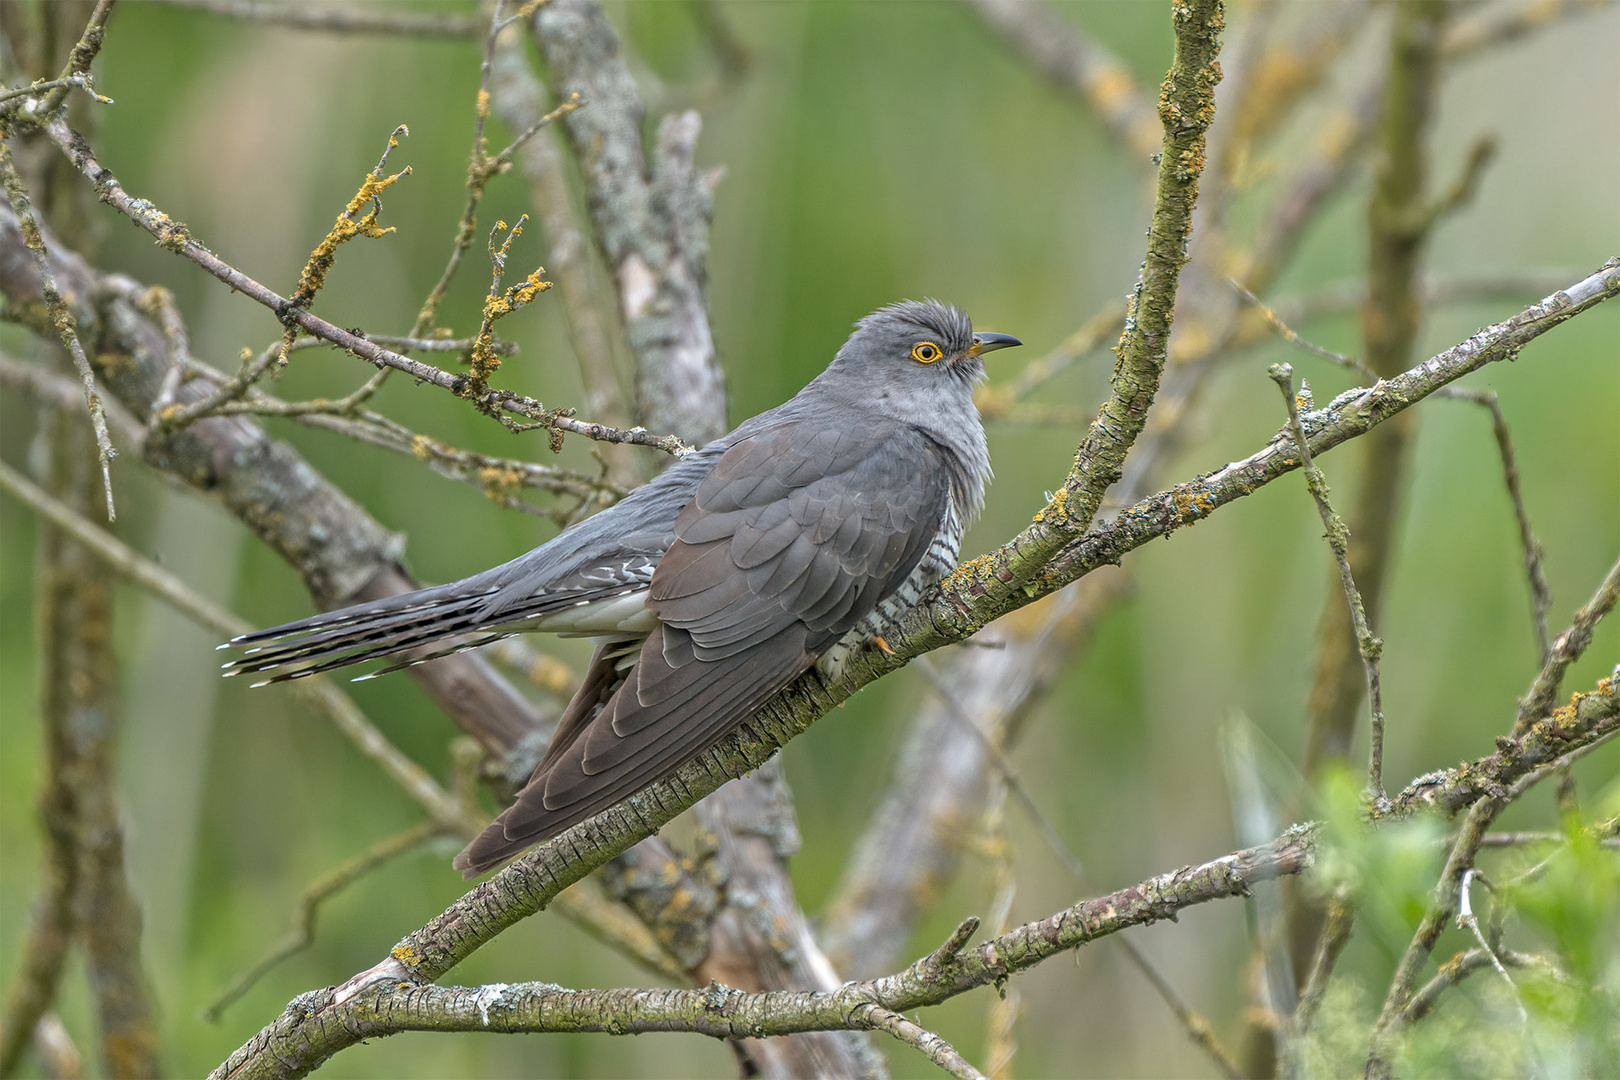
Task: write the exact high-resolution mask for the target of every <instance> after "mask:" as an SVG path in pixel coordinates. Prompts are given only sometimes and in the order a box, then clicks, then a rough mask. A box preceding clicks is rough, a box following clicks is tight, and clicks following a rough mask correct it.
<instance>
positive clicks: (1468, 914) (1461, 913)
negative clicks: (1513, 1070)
mask: <svg viewBox="0 0 1620 1080" xmlns="http://www.w3.org/2000/svg"><path fill="white" fill-rule="evenodd" d="M1484 880H1485V879H1484V877H1483V876H1482V875H1481V874H1480V872H1479V871H1478V870H1476V869H1474V868H1473V867H1470V868H1469V869H1468V870H1467V871H1465V872H1464V873H1463V879H1462V885H1461V886H1460V887H1459V889H1458V897H1457V925H1458V927H1460V928H1461V929H1464V930H1467V931H1468V932H1469V933H1471V934H1473V935H1474V940H1475V941H1477V942H1479V947H1480V948H1481V949H1483V950H1485V955H1486V956H1488V957H1490V960H1491V967H1492V968H1493V969H1495V971H1496V973H1497V974H1498V975H1500V976H1501V977H1502V981H1503V982H1505V983H1507V986H1508V992H1509V993H1510V994H1512V995H1513V1007H1514V1009H1515V1010H1516V1012H1517V1014H1518V1018H1519V1027H1520V1028H1521V1029H1522V1030H1523V1033H1524V1036H1525V1038H1526V1039H1527V1040H1529V1039H1531V1034H1530V1014H1529V1013H1527V1012H1525V1010H1524V998H1523V997H1521V996H1520V994H1519V985H1518V984H1517V983H1515V982H1514V981H1513V976H1511V975H1509V974H1508V973H1507V968H1505V967H1503V966H1502V961H1501V959H1500V958H1498V957H1497V955H1496V951H1495V950H1494V949H1492V948H1491V945H1490V942H1488V941H1486V940H1485V935H1484V934H1483V933H1481V932H1480V929H1479V919H1478V918H1477V917H1476V916H1475V915H1474V897H1473V884H1474V882H1475V881H1484ZM1487 884H1488V883H1487Z"/></svg>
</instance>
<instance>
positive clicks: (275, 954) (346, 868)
mask: <svg viewBox="0 0 1620 1080" xmlns="http://www.w3.org/2000/svg"><path fill="white" fill-rule="evenodd" d="M443 834H444V826H443V825H442V824H440V823H439V822H437V821H424V822H422V823H421V824H419V825H413V826H411V827H410V828H408V829H405V830H404V831H402V832H397V833H395V834H394V835H393V836H389V837H384V838H383V839H382V840H379V841H378V842H377V843H375V844H373V845H372V846H371V847H369V848H367V849H366V850H365V851H362V852H361V853H360V854H358V855H356V856H354V857H353V858H351V859H349V860H348V861H346V862H344V863H343V864H342V865H341V866H339V867H337V868H336V869H334V870H331V871H328V872H327V873H326V874H323V875H322V876H321V877H319V878H317V879H316V880H315V881H314V882H312V883H310V884H309V885H308V886H307V887H306V888H305V889H304V892H303V894H302V895H301V896H300V897H299V898H298V914H297V916H296V925H294V926H293V928H292V929H291V930H289V931H287V933H286V934H285V935H284V936H283V937H282V939H281V940H280V941H279V942H277V943H276V944H275V945H274V946H272V947H271V949H270V951H269V952H268V953H266V954H265V956H264V957H263V958H262V959H261V960H259V962H258V963H256V964H254V965H253V966H252V967H251V968H249V969H248V970H246V971H244V972H243V973H242V974H240V975H238V976H237V977H236V978H234V979H232V980H231V982H230V984H229V985H228V986H226V987H225V989H223V990H221V991H220V992H219V993H218V994H216V995H215V997H214V1000H213V1001H212V1002H210V1003H209V1004H208V1006H207V1007H206V1008H204V1009H203V1011H202V1018H203V1020H205V1021H206V1022H208V1023H210V1024H217V1023H218V1022H219V1018H220V1017H221V1016H223V1015H224V1013H225V1010H226V1009H228V1008H230V1007H231V1006H232V1005H233V1004H235V1003H236V1002H237V1001H238V1000H239V999H240V998H241V997H242V995H243V994H245V993H247V992H248V991H249V990H251V989H253V986H254V984H255V983H257V982H258V981H259V980H260V979H262V978H263V977H264V976H265V975H266V974H267V973H268V972H269V971H270V970H271V969H272V968H274V967H275V966H276V965H277V964H279V963H281V962H282V961H283V960H285V959H287V958H288V957H290V956H294V955H297V954H298V953H300V952H302V951H303V950H305V949H307V948H309V946H310V945H311V944H312V943H313V942H314V940H315V916H316V915H317V914H318V913H319V911H320V907H321V905H322V904H323V903H325V902H326V901H327V900H330V899H331V898H332V897H333V896H336V895H337V894H338V893H340V892H342V891H343V890H344V889H346V888H348V887H349V886H350V885H352V884H354V883H355V882H356V881H358V880H359V879H361V878H363V877H365V876H366V875H367V874H370V873H371V872H372V871H373V870H375V869H377V868H378V867H379V866H382V865H383V864H384V863H387V862H390V861H392V860H394V859H397V858H399V857H400V856H402V855H408V854H409V853H410V852H412V851H414V850H415V849H416V848H419V847H421V846H422V845H423V844H425V843H427V842H428V841H429V840H432V839H434V838H435V837H437V836H441V835H443Z"/></svg>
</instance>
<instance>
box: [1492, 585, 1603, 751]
mask: <svg viewBox="0 0 1620 1080" xmlns="http://www.w3.org/2000/svg"><path fill="white" fill-rule="evenodd" d="M1617 600H1620V562H1616V563H1615V564H1614V566H1613V567H1611V568H1610V569H1609V572H1608V574H1606V575H1604V578H1603V581H1602V583H1601V584H1599V585H1598V587H1597V592H1595V593H1593V594H1592V599H1590V600H1588V601H1587V602H1586V603H1585V604H1583V605H1581V608H1580V610H1578V611H1576V612H1575V618H1574V619H1572V620H1571V621H1570V624H1569V629H1568V630H1565V631H1564V632H1563V633H1562V634H1559V635H1558V638H1557V640H1556V641H1554V642H1553V643H1552V645H1551V647H1550V648H1549V649H1548V650H1547V656H1546V658H1545V660H1544V661H1543V662H1542V667H1541V671H1540V672H1538V673H1537V674H1536V681H1535V683H1534V684H1533V685H1532V686H1531V687H1530V692H1529V693H1527V694H1525V696H1524V700H1523V701H1521V702H1519V716H1518V719H1517V720H1515V721H1514V724H1513V734H1514V736H1519V735H1523V734H1524V733H1525V732H1526V731H1528V730H1530V726H1531V725H1532V724H1534V723H1535V722H1536V721H1537V720H1539V719H1541V718H1542V717H1543V716H1546V715H1547V713H1548V712H1549V711H1550V710H1551V709H1552V707H1553V702H1554V700H1556V699H1557V697H1558V689H1559V687H1561V686H1562V685H1563V684H1564V672H1565V671H1567V670H1568V669H1569V665H1570V664H1573V663H1574V662H1575V661H1576V660H1578V659H1579V658H1580V655H1581V654H1582V653H1584V652H1585V651H1586V647H1587V646H1588V645H1590V644H1591V643H1592V631H1593V630H1595V629H1596V628H1597V624H1598V623H1599V622H1600V621H1601V620H1602V619H1603V617H1604V616H1605V615H1607V614H1608V613H1609V612H1611V611H1613V610H1614V605H1615V602H1616V601H1617Z"/></svg>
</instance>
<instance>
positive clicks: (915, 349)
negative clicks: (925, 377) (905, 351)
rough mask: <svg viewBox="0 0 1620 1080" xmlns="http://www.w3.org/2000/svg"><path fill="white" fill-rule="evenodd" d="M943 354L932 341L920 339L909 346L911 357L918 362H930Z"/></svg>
mask: <svg viewBox="0 0 1620 1080" xmlns="http://www.w3.org/2000/svg"><path fill="white" fill-rule="evenodd" d="M944 355H945V354H944V353H943V352H941V351H940V348H939V346H938V345H935V344H934V343H933V342H932V341H920V342H918V343H917V344H915V345H913V346H912V347H911V358H912V359H913V360H915V361H917V363H919V364H932V363H933V362H934V361H935V360H938V359H939V358H940V357H942V356H944Z"/></svg>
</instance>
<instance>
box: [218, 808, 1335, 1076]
mask: <svg viewBox="0 0 1620 1080" xmlns="http://www.w3.org/2000/svg"><path fill="white" fill-rule="evenodd" d="M1314 842H1315V834H1314V832H1313V831H1312V830H1311V829H1309V828H1305V827H1297V828H1295V829H1291V830H1289V831H1288V832H1287V833H1285V834H1284V835H1283V836H1281V837H1279V838H1278V839H1277V840H1275V841H1273V842H1272V843H1270V844H1266V845H1264V846H1262V847H1257V848H1249V849H1247V850H1244V851H1238V852H1233V853H1232V854H1230V855H1226V856H1223V857H1221V858H1219V859H1215V860H1213V861H1211V862H1207V863H1204V864H1202V865H1199V866H1189V867H1183V868H1181V869H1179V870H1175V871H1172V872H1170V873H1167V874H1161V875H1159V876H1157V877H1153V878H1150V879H1148V880H1147V881H1144V882H1142V883H1141V884H1138V885H1134V886H1132V887H1131V888H1128V889H1122V890H1120V891H1119V892H1115V893H1111V894H1109V895H1107V896H1103V897H1098V898H1096V899H1093V900H1086V901H1082V902H1081V903H1078V904H1075V905H1074V906H1073V907H1070V908H1066V909H1064V910H1063V911H1059V912H1057V913H1055V914H1053V915H1051V916H1049V917H1047V918H1045V919H1041V920H1039V921H1036V922H1031V923H1026V924H1024V925H1023V926H1019V927H1016V928H1015V929H1013V930H1011V931H1009V932H1008V933H1005V934H1002V935H1000V936H998V937H996V938H994V939H992V940H990V941H987V942H985V943H984V944H982V945H978V946H974V947H971V948H969V947H965V946H966V943H967V941H968V939H969V938H970V937H971V936H972V934H973V932H974V930H976V929H977V927H978V920H977V919H969V920H968V921H967V922H965V923H963V925H962V926H961V927H960V928H959V929H958V931H957V933H956V934H954V935H953V936H952V939H951V940H950V941H949V942H947V943H946V944H945V945H944V946H942V947H941V948H939V949H937V950H935V951H934V952H933V953H931V954H930V955H928V956H926V957H924V958H922V959H921V960H918V961H917V962H916V963H914V964H912V965H911V966H910V967H909V968H907V969H906V970H905V971H903V972H900V973H899V974H896V975H891V976H888V977H886V978H882V979H874V980H871V981H869V982H855V983H846V984H845V985H844V986H842V987H840V988H839V989H837V990H834V991H831V992H813V991H801V992H794V991H772V992H770V993H764V994H750V993H745V992H742V991H738V990H729V989H727V988H725V987H720V986H711V987H709V988H707V989H704V990H564V989H561V988H559V987H556V986H551V985H548V984H541V983H528V984H498V985H493V986H485V987H439V986H411V985H397V986H394V987H391V988H390V989H388V990H385V991H383V992H381V993H378V994H375V995H364V996H362V997H359V998H355V999H353V1000H352V1002H351V1003H349V1004H347V1005H343V1006H332V1005H331V1004H330V1002H331V995H332V992H331V991H330V990H327V991H317V992H315V993H312V994H307V995H305V996H304V997H303V998H301V999H299V1001H298V1003H297V1007H296V1008H295V1009H290V1010H289V1011H288V1012H287V1013H285V1014H283V1016H282V1017H281V1018H279V1019H278V1020H277V1021H276V1022H275V1023H274V1024H272V1025H271V1026H270V1027H268V1028H266V1029H265V1030H264V1031H262V1032H260V1033H259V1035H258V1036H257V1037H256V1038H255V1039H254V1040H253V1041H252V1042H250V1043H249V1044H248V1045H247V1046H244V1047H243V1048H242V1049H240V1050H238V1051H237V1052H236V1053H235V1054H233V1055H232V1056H231V1058H230V1059H229V1060H227V1061H226V1062H224V1063H223V1064H222V1065H221V1066H220V1067H219V1068H218V1069H217V1070H215V1072H214V1074H213V1076H214V1077H215V1078H216V1080H223V1078H226V1077H230V1078H232V1080H248V1078H250V1077H253V1078H257V1077H297V1076H303V1075H306V1074H307V1073H308V1072H309V1071H310V1070H312V1069H314V1068H315V1067H317V1066H318V1065H319V1064H320V1063H321V1062H322V1061H324V1060H325V1059H326V1058H328V1057H330V1056H331V1055H332V1054H333V1053H335V1052H336V1051H338V1050H340V1049H342V1048H343V1047H344V1046H347V1045H350V1044H352V1043H353V1042H355V1041H357V1040H359V1039H361V1038H375V1037H379V1036H383V1035H389V1034H394V1033H396V1032H400V1031H421V1030H433V1031H490V1032H514V1031H526V1032H535V1031H602V1032H613V1033H617V1034H636V1033H641V1032H650V1031H691V1032H698V1033H701V1034H706V1035H713V1036H716V1037H721V1038H761V1037H765V1036H771V1035H783V1034H788V1033H791V1032H799V1031H836V1030H843V1029H848V1028H851V1027H859V1026H865V1025H863V1024H862V1023H861V1022H860V1020H859V1019H857V1018H855V1017H854V1015H853V1014H854V1013H855V1011H856V1010H858V1009H867V1008H871V1007H874V1006H875V1007H877V1008H881V1009H886V1010H889V1011H891V1012H897V1013H898V1012H909V1011H911V1010H914V1009H919V1008H923V1007H926V1006H929V1005H937V1004H939V1003H940V1002H942V1001H946V1000H948V999H950V998H952V997H955V996H957V995H958V994H962V993H965V992H967V991H969V990H972V989H975V988H977V987H981V986H986V985H990V984H994V983H999V982H1001V981H1002V980H1005V979H1007V978H1009V977H1011V976H1012V975H1015V974H1017V973H1019V972H1022V971H1026V970H1028V969H1029V968H1032V967H1034V966H1035V965H1037V964H1039V963H1041V962H1042V961H1044V960H1047V959H1050V958H1051V957H1053V956H1056V955H1059V954H1061V953H1064V952H1067V951H1069V950H1071V949H1075V948H1078V947H1080V946H1082V945H1085V944H1087V943H1089V942H1091V941H1095V940H1097V939H1098V938H1101V937H1105V936H1107V935H1109V934H1114V933H1118V932H1119V931H1121V930H1125V929H1128V928H1129V927H1133V926H1142V925H1147V924H1150V923H1153V922H1157V921H1159V920H1160V919H1168V918H1172V917H1174V916H1175V915H1176V914H1177V913H1178V912H1181V911H1183V910H1186V909H1187V908H1189V907H1192V906H1195V905H1197V904H1202V903H1207V902H1209V901H1211V900H1219V899H1222V898H1225V897H1231V896H1243V895H1246V894H1247V893H1248V891H1249V890H1250V889H1251V888H1252V887H1254V886H1255V885H1258V884H1260V883H1262V882H1265V881H1270V880H1274V879H1275V878H1277V877H1280V876H1282V875H1287V874H1297V873H1299V872H1301V871H1303V870H1304V869H1306V868H1307V867H1308V866H1310V864H1311V862H1312V858H1313V850H1314Z"/></svg>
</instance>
